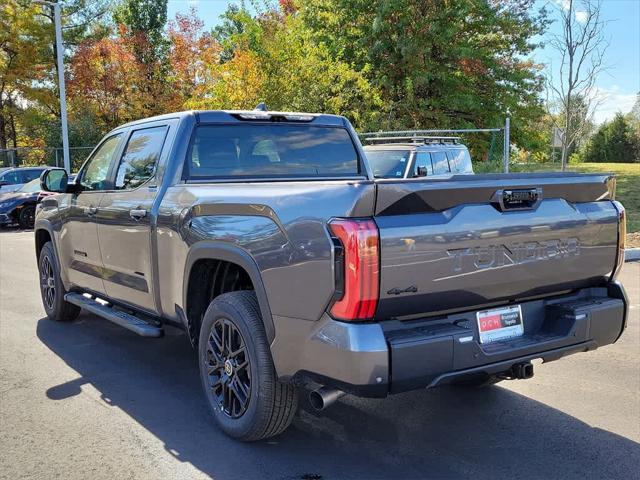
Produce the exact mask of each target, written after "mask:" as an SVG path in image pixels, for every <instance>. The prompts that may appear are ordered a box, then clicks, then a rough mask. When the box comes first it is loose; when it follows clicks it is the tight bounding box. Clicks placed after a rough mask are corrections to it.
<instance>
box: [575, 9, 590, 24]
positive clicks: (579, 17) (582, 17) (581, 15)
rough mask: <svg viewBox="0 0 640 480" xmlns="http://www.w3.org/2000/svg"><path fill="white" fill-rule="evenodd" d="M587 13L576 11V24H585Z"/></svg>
mask: <svg viewBox="0 0 640 480" xmlns="http://www.w3.org/2000/svg"><path fill="white" fill-rule="evenodd" d="M587 15H588V14H587V12H585V11H584V10H576V22H578V23H585V22H586V21H587Z"/></svg>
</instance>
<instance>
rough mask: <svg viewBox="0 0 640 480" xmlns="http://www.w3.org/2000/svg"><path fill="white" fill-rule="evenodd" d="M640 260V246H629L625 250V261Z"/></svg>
mask: <svg viewBox="0 0 640 480" xmlns="http://www.w3.org/2000/svg"><path fill="white" fill-rule="evenodd" d="M638 260H640V248H627V249H625V251H624V261H625V262H635V261H638Z"/></svg>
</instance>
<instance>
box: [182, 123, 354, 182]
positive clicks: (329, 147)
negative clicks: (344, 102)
mask: <svg viewBox="0 0 640 480" xmlns="http://www.w3.org/2000/svg"><path fill="white" fill-rule="evenodd" d="M359 174H360V167H359V161H358V154H357V151H356V149H355V146H354V144H353V141H352V139H351V136H350V135H349V132H348V131H347V130H346V129H345V128H341V127H330V126H310V125H285V124H274V123H269V124H255V123H247V124H240V125H220V124H218V125H206V124H204V125H200V126H198V127H197V128H196V130H195V133H194V136H193V139H192V143H191V146H190V148H189V152H188V154H187V175H188V178H190V179H201V178H202V179H205V178H242V177H309V176H325V177H327V176H328V177H332V176H336V177H341V176H354V175H359Z"/></svg>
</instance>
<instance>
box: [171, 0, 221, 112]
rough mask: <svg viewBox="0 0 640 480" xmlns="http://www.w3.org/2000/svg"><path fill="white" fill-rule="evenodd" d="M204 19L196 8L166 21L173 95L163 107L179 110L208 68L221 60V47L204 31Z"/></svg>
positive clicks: (193, 91) (202, 78) (199, 83)
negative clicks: (168, 21)
mask: <svg viewBox="0 0 640 480" xmlns="http://www.w3.org/2000/svg"><path fill="white" fill-rule="evenodd" d="M203 28H204V23H203V22H202V20H200V19H199V18H198V16H197V15H196V12H195V10H193V9H192V10H191V11H190V12H189V14H188V15H182V14H177V15H176V18H175V20H173V21H171V22H170V23H169V32H168V33H169V34H168V39H169V44H170V51H169V72H168V75H167V82H168V83H169V84H170V85H171V91H172V95H171V96H170V97H169V99H168V102H167V105H166V108H167V109H168V110H181V109H183V108H185V105H186V103H187V102H188V101H189V100H190V99H191V98H192V97H193V96H194V95H195V92H196V89H197V88H198V87H199V86H200V85H202V84H203V83H204V82H205V81H206V80H207V69H208V66H210V65H216V64H218V63H219V61H220V54H221V47H220V45H219V43H218V42H217V41H216V40H215V39H214V37H213V35H211V34H210V33H208V32H204V31H203Z"/></svg>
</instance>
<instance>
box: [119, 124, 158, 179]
mask: <svg viewBox="0 0 640 480" xmlns="http://www.w3.org/2000/svg"><path fill="white" fill-rule="evenodd" d="M166 133H167V127H166V126H164V125H163V126H161V127H153V128H145V129H143V130H136V131H134V132H133V133H132V134H131V137H129V141H128V142H127V147H126V148H125V151H124V153H123V155H122V159H121V160H120V165H118V172H117V174H116V186H115V188H116V190H126V189H132V188H137V187H139V186H140V185H142V184H143V183H145V182H146V181H148V180H149V179H150V178H151V177H153V174H154V173H155V168H156V163H157V162H158V159H159V158H160V152H162V145H163V144H164V138H165V136H166Z"/></svg>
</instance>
